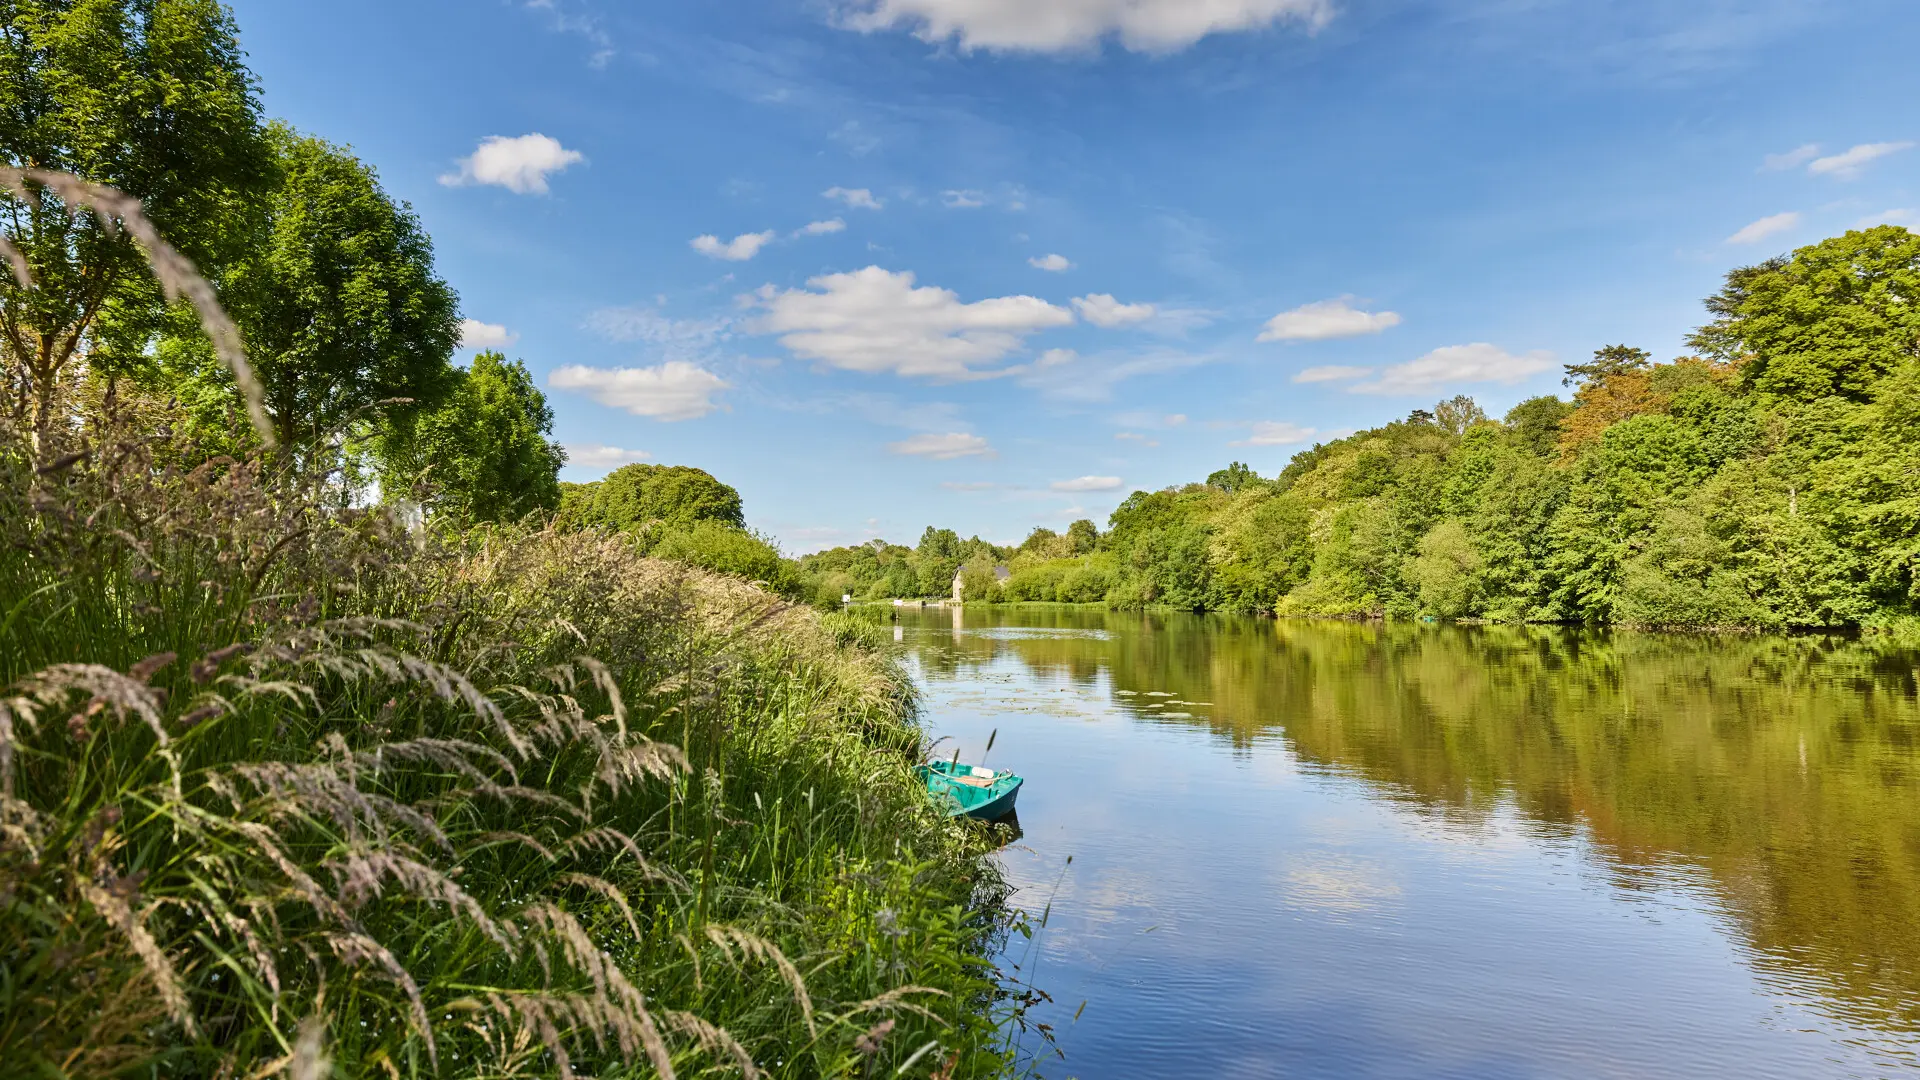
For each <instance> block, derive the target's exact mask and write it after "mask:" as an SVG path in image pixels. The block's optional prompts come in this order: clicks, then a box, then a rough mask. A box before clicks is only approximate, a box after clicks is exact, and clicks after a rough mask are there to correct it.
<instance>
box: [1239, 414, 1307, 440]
mask: <svg viewBox="0 0 1920 1080" xmlns="http://www.w3.org/2000/svg"><path fill="white" fill-rule="evenodd" d="M1318 434H1319V431H1318V430H1317V429H1315V428H1310V427H1301V426H1300V425H1299V424H1290V423H1287V422H1286V421H1284V420H1262V421H1260V422H1259V423H1257V424H1255V425H1253V434H1252V435H1249V436H1248V437H1246V438H1244V439H1241V440H1239V441H1237V442H1235V443H1233V444H1232V445H1234V446H1294V445H1297V444H1299V443H1304V442H1312V441H1313V439H1314V436H1316V435H1318Z"/></svg>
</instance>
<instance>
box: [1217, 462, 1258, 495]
mask: <svg viewBox="0 0 1920 1080" xmlns="http://www.w3.org/2000/svg"><path fill="white" fill-rule="evenodd" d="M1265 482H1266V481H1264V480H1262V479H1260V474H1259V473H1257V472H1254V471H1253V469H1251V468H1250V467H1248V466H1247V465H1245V464H1243V463H1241V462H1238V461H1236V462H1234V463H1233V464H1231V465H1228V466H1227V467H1226V468H1224V469H1218V470H1215V471H1214V472H1213V473H1212V474H1210V475H1209V476H1208V477H1207V486H1208V487H1215V488H1219V489H1220V490H1221V491H1224V492H1226V493H1227V494H1229V495H1231V494H1233V493H1235V492H1237V491H1245V490H1246V489H1248V488H1250V487H1252V486H1253V485H1255V484H1263V483H1265Z"/></svg>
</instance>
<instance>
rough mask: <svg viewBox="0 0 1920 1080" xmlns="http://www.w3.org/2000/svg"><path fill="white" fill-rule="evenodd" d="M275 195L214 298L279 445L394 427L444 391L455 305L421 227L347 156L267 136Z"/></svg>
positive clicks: (289, 134)
mask: <svg viewBox="0 0 1920 1080" xmlns="http://www.w3.org/2000/svg"><path fill="white" fill-rule="evenodd" d="M269 141H270V143H271V145H272V147H273V149H274V152H275V160H276V163H277V166H278V181H279V182H278V185H277V187H276V188H275V189H274V191H273V193H272V195H271V196H270V197H269V199H268V200H267V202H266V207H265V211H264V213H263V214H262V215H261V216H260V218H259V220H258V221H257V224H256V228H257V230H258V232H257V238H256V242H255V244H254V245H253V246H252V247H251V248H250V249H249V251H248V253H247V255H246V257H245V258H244V259H243V260H242V261H240V262H239V263H238V264H237V265H235V266H233V267H232V268H231V269H230V270H229V271H228V272H227V273H226V274H225V275H224V277H223V282H222V284H223V289H222V298H223V300H224V301H225V303H226V304H227V307H228V310H229V311H230V312H231V313H232V314H233V316H234V319H235V320H236V321H237V322H238V323H239V324H240V328H241V331H242V333H243V334H244V335H245V336H246V341H247V352H248V356H249V357H250V358H251V359H252V360H253V364H254V368H255V370H256V371H257V372H258V373H259V376H260V379H261V381H262V382H263V383H264V384H265V386H266V392H267V409H268V412H269V414H270V415H271V417H272V419H273V423H274V426H275V428H276V429H277V431H278V434H279V437H280V441H281V443H282V444H283V445H285V446H287V447H289V448H294V449H296V450H298V449H306V450H309V451H311V450H314V449H317V448H319V447H322V446H324V445H325V444H327V443H328V442H329V441H331V440H333V439H336V438H337V437H339V436H340V435H341V434H342V433H343V432H346V431H347V430H348V429H349V428H351V427H352V426H354V425H356V424H365V423H369V422H372V421H375V420H380V421H386V422H389V423H397V424H405V423H406V422H408V421H409V420H410V419H411V418H412V417H413V416H415V415H417V414H418V413H420V412H422V411H425V410H427V409H430V408H432V407H433V406H435V405H437V404H438V403H439V401H440V399H441V398H442V397H443V396H444V395H446V394H447V393H448V392H449V391H450V390H451V389H452V388H453V385H454V383H455V381H456V380H455V378H454V374H453V369H452V366H451V363H450V359H451V357H452V354H453V348H454V345H455V344H456V343H457V342H458V340H459V301H458V299H457V297H455V295H454V293H453V290H452V289H451V288H449V287H448V286H447V284H446V282H444V281H442V280H441V279H440V277H439V276H438V274H437V273H436V271H435V270H434V265H433V244H432V241H431V240H429V239H428V237H427V234H426V232H425V231H424V230H423V229H422V228H421V227H420V222H419V219H418V218H416V217H415V216H414V214H413V211H412V210H411V208H409V207H408V206H406V205H405V204H404V203H400V204H396V203H395V202H394V201H393V200H392V199H391V198H389V197H388V196H387V194H386V192H385V191H384V190H382V189H381V187H380V182H379V179H378V178H377V177H376V176H375V175H374V172H373V170H372V169H371V168H369V167H368V166H366V165H365V164H363V163H362V162H360V161H359V160H358V159H356V158H355V157H354V156H353V155H352V154H351V153H349V152H348V151H346V150H344V149H342V148H340V147H336V146H333V145H331V144H329V143H326V142H323V141H321V140H319V139H314V138H309V137H306V136H302V135H299V134H297V133H295V132H293V131H292V130H291V129H288V128H286V127H284V126H278V125H276V126H275V127H274V128H273V129H272V130H271V131H270V133H269Z"/></svg>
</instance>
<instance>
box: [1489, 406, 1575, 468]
mask: <svg viewBox="0 0 1920 1080" xmlns="http://www.w3.org/2000/svg"><path fill="white" fill-rule="evenodd" d="M1572 411H1573V406H1572V405H1570V404H1568V403H1567V402H1564V401H1561V400H1560V399H1559V398H1557V397H1552V396H1542V397H1536V398H1528V399H1527V400H1525V401H1523V402H1521V403H1520V404H1518V405H1515V406H1514V407H1513V408H1511V409H1509V410H1507V416H1506V420H1505V424H1506V427H1507V429H1508V430H1509V431H1511V432H1512V433H1513V438H1514V441H1515V442H1516V443H1518V444H1519V445H1521V446H1524V447H1526V448H1527V449H1529V450H1532V451H1533V452H1534V453H1536V454H1539V455H1540V456H1541V457H1546V456H1547V455H1548V454H1551V453H1553V452H1554V449H1555V448H1556V447H1557V446H1558V445H1559V443H1560V422H1561V421H1562V420H1565V419H1566V418H1567V414H1568V413H1570V412H1572Z"/></svg>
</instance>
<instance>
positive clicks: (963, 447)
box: [887, 431, 993, 461]
mask: <svg viewBox="0 0 1920 1080" xmlns="http://www.w3.org/2000/svg"><path fill="white" fill-rule="evenodd" d="M887 449H888V450H890V451H892V452H894V453H896V454H904V455H906V456H908V457H925V458H932V459H934V460H935V461H952V460H953V459H955V458H963V457H992V456H993V447H991V446H989V445H988V444H987V440H986V439H984V438H981V437H980V436H978V435H968V434H966V433H965V432H961V431H950V432H947V433H946V434H943V435H915V436H913V437H912V438H910V439H902V440H900V441H899V442H894V443H888V444H887Z"/></svg>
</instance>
